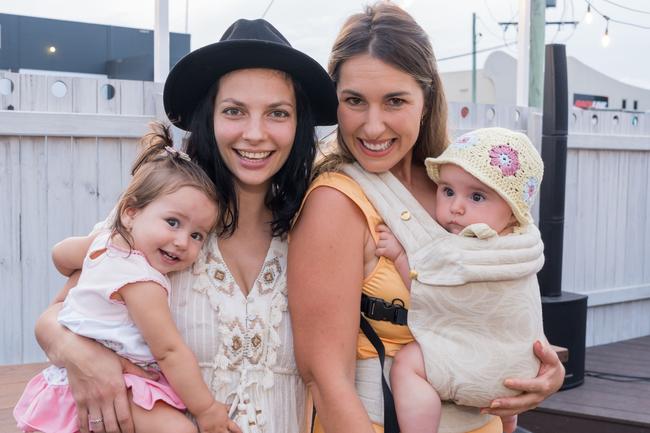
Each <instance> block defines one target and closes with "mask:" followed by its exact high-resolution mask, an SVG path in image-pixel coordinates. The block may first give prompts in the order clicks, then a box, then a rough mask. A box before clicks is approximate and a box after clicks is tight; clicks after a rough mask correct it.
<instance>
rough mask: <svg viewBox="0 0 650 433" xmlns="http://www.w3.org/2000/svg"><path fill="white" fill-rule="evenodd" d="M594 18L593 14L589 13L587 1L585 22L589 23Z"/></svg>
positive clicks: (589, 5) (589, 7) (589, 8)
mask: <svg viewBox="0 0 650 433" xmlns="http://www.w3.org/2000/svg"><path fill="white" fill-rule="evenodd" d="M593 20H594V16H593V15H592V13H591V3H587V13H586V14H585V22H586V23H587V24H591V22H592V21H593Z"/></svg>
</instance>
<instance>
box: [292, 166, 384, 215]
mask: <svg viewBox="0 0 650 433" xmlns="http://www.w3.org/2000/svg"><path fill="white" fill-rule="evenodd" d="M323 187H325V188H323ZM328 188H329V189H330V192H329V193H328V192H326V189H328ZM319 189H320V191H319V193H318V194H315V195H314V194H313V193H314V192H315V191H317V190H319ZM331 190H335V191H338V193H332V191H331ZM312 195H314V199H313V200H311V201H319V200H324V201H327V202H328V204H329V205H331V206H336V205H337V204H338V203H340V204H341V205H343V203H349V201H350V200H351V201H352V202H353V203H354V204H355V205H356V207H358V208H360V209H361V212H362V213H363V214H364V215H366V216H368V215H376V213H377V212H376V211H375V209H374V207H373V206H372V204H371V203H370V201H369V200H368V197H366V194H365V193H364V191H363V189H362V188H361V186H360V185H359V184H358V183H357V182H356V181H355V180H354V179H352V178H351V177H349V176H347V175H346V174H344V173H342V172H338V171H331V172H326V173H322V174H320V175H319V176H318V177H317V178H316V179H314V180H313V181H312V183H311V185H310V186H309V189H308V190H307V194H306V195H305V202H306V201H307V199H308V198H309V197H310V196H312Z"/></svg>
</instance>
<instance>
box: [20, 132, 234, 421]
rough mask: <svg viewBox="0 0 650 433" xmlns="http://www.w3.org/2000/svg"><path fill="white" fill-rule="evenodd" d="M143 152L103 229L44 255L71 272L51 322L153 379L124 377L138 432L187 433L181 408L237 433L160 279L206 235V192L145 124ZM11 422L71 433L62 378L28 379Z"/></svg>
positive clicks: (58, 372) (186, 260)
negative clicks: (73, 279)
mask: <svg viewBox="0 0 650 433" xmlns="http://www.w3.org/2000/svg"><path fill="white" fill-rule="evenodd" d="M143 144H144V149H143V151H142V152H141V154H140V155H139V157H138V158H137V160H136V162H135V164H134V166H133V170H132V174H133V178H132V180H131V183H130V184H129V186H128V188H127V189H126V191H125V192H124V193H123V194H122V196H121V198H120V201H119V202H118V204H117V207H116V217H115V221H114V223H113V225H112V227H111V228H110V230H106V231H103V232H99V233H95V234H93V235H91V236H88V237H78V238H68V239H65V240H63V241H62V242H60V243H59V244H57V245H56V246H55V247H54V250H53V252H52V256H53V260H54V263H55V266H56V267H57V269H58V270H59V271H60V272H61V273H63V274H64V275H70V274H72V273H73V272H74V270H76V269H80V268H81V275H80V277H79V282H78V284H77V286H76V287H73V288H72V289H71V290H70V292H69V293H68V295H67V297H66V299H65V303H64V306H63V308H62V310H61V312H60V313H59V316H58V320H59V323H61V324H62V325H64V326H65V327H67V328H68V329H70V330H71V331H72V332H74V333H76V334H78V335H83V336H86V337H89V338H92V339H95V340H96V341H99V342H100V343H102V344H103V345H105V346H106V347H108V348H109V349H111V350H114V351H115V352H116V353H117V354H118V355H120V356H122V357H124V358H127V359H129V360H130V361H132V362H134V363H136V364H137V365H140V366H142V367H148V368H151V367H154V368H156V369H157V368H158V367H159V369H160V370H162V373H164V376H163V374H160V376H159V380H157V381H154V380H149V379H145V378H142V377H139V376H135V375H132V374H124V381H125V383H126V385H127V387H128V388H129V389H130V392H129V397H130V400H131V413H132V416H133V421H134V424H135V428H136V431H137V432H138V433H143V432H158V433H160V432H169V433H178V432H182V433H185V432H196V431H197V427H196V426H195V425H194V424H193V423H192V422H191V421H190V419H189V418H187V417H186V416H185V414H184V410H185V409H188V410H189V412H190V413H191V414H192V415H193V416H194V417H195V418H196V422H197V424H198V427H199V429H200V431H201V432H203V433H206V432H213V433H217V432H218V433H226V432H240V429H239V428H238V427H237V426H236V425H235V424H234V422H233V421H231V420H230V419H229V417H228V409H227V407H226V406H225V405H223V404H221V403H219V402H217V401H215V400H214V398H213V396H212V393H211V392H210V391H209V389H208V387H207V386H206V385H205V383H204V382H203V378H202V376H201V373H200V370H199V366H198V364H197V362H196V359H195V357H194V355H193V354H192V352H191V351H190V349H189V348H188V347H187V346H186V345H185V343H184V342H183V340H182V339H181V336H180V334H179V332H178V330H177V329H176V326H175V324H174V322H173V320H172V316H171V313H170V311H169V298H168V295H169V294H168V291H169V289H170V284H169V280H168V279H167V276H166V274H168V273H169V272H174V271H180V270H183V269H185V268H187V267H189V266H191V265H192V263H193V262H194V260H195V259H196V257H197V255H198V253H199V251H200V249H201V247H202V245H203V243H204V241H205V239H206V237H207V236H208V234H209V233H210V232H211V231H212V229H213V227H214V225H215V222H216V217H217V195H216V191H215V188H214V184H213V183H212V182H211V181H210V179H209V178H208V177H207V176H206V175H205V173H204V172H203V171H202V170H201V168H199V166H198V165H196V164H194V163H193V162H192V161H191V160H190V158H189V157H188V156H187V155H186V154H185V153H183V152H180V151H177V150H175V149H174V148H172V147H171V139H170V136H169V131H168V130H167V129H166V128H164V127H162V126H161V125H154V131H153V132H151V133H150V134H148V135H146V136H145V137H144V138H143ZM82 264H83V265H82ZM167 381H169V382H167ZM14 416H15V418H16V420H17V422H18V427H19V428H20V429H22V430H23V431H41V432H43V433H55V432H56V433H73V432H76V431H79V421H78V419H79V417H78V415H77V411H76V405H75V401H74V399H73V396H72V393H71V391H70V388H69V386H68V382H67V374H66V370H65V369H64V368H59V367H56V366H51V367H48V368H47V369H45V370H44V371H43V372H41V373H40V374H39V375H37V376H36V377H34V378H33V379H32V380H31V381H30V383H29V384H28V385H27V387H26V389H25V391H24V393H23V395H22V397H21V399H20V400H19V402H18V404H17V405H16V408H15V409H14ZM93 416H94V418H93ZM89 417H90V418H89V424H90V426H89V427H90V430H91V431H92V430H100V431H104V428H103V426H102V422H103V421H102V418H101V416H97V415H96V414H89Z"/></svg>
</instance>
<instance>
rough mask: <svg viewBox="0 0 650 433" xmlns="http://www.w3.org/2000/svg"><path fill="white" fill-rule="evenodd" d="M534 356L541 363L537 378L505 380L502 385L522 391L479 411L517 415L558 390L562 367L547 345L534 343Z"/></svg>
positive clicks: (562, 373)
mask: <svg viewBox="0 0 650 433" xmlns="http://www.w3.org/2000/svg"><path fill="white" fill-rule="evenodd" d="M533 350H534V352H535V356H537V357H538V358H539V360H540V361H541V365H540V367H539V372H538V373H537V377H535V378H533V379H515V378H510V379H506V381H505V382H504V385H505V386H506V387H508V388H510V389H515V390H518V391H522V393H521V394H519V395H517V396H515V397H508V398H497V399H496V400H494V401H493V402H492V404H491V405H490V407H489V408H484V409H482V410H481V412H482V413H489V414H492V415H496V416H500V417H508V416H511V415H517V414H519V413H522V412H525V411H527V410H530V409H534V408H536V407H537V406H538V405H539V404H540V403H541V402H542V401H544V399H546V398H548V396H550V395H551V394H553V393H554V392H555V391H557V390H558V389H560V387H561V386H562V383H563V382H564V366H563V365H562V363H561V362H560V359H559V358H558V357H557V354H556V353H555V352H554V351H553V349H552V348H551V347H550V345H549V344H547V343H546V344H544V343H542V342H540V341H536V342H535V344H534V345H533Z"/></svg>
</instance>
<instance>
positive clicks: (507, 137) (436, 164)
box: [425, 128, 544, 227]
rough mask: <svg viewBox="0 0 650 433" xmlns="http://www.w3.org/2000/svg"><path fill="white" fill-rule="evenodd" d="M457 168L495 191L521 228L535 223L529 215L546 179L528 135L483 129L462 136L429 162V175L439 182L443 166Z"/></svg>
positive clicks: (498, 129)
mask: <svg viewBox="0 0 650 433" xmlns="http://www.w3.org/2000/svg"><path fill="white" fill-rule="evenodd" d="M442 164H455V165H457V166H459V167H461V168H462V169H463V170H465V171H466V172H468V173H469V174H471V175H472V176H474V177H475V178H477V179H478V180H479V181H481V182H482V183H484V184H485V185H487V186H488V187H490V188H492V189H493V190H494V191H496V192H497V193H498V194H499V195H500V196H501V197H502V198H503V199H504V200H505V201H506V202H507V203H508V205H510V208H511V209H512V213H513V214H514V216H515V218H517V221H518V222H519V224H520V225H521V226H522V227H524V226H526V225H528V224H531V223H532V222H533V217H532V215H531V213H530V208H531V207H532V205H533V203H534V200H535V196H536V195H537V191H538V190H539V185H540V183H541V182H542V176H543V175H544V163H543V162H542V158H541V157H540V156H539V153H538V152H537V149H535V147H534V146H533V143H531V141H530V140H529V139H528V137H527V136H526V135H525V134H522V133H520V132H515V131H511V130H509V129H504V128H483V129H477V130H475V131H472V132H468V133H467V134H463V135H461V136H460V137H458V138H457V139H456V140H454V142H453V143H451V144H450V145H449V147H447V149H446V150H445V151H444V152H443V153H442V154H441V155H440V156H439V157H437V158H427V159H426V160H425V165H426V167H427V173H428V174H429V177H430V178H431V179H433V181H434V182H436V183H438V182H439V181H440V170H439V169H440V166H441V165H442Z"/></svg>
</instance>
